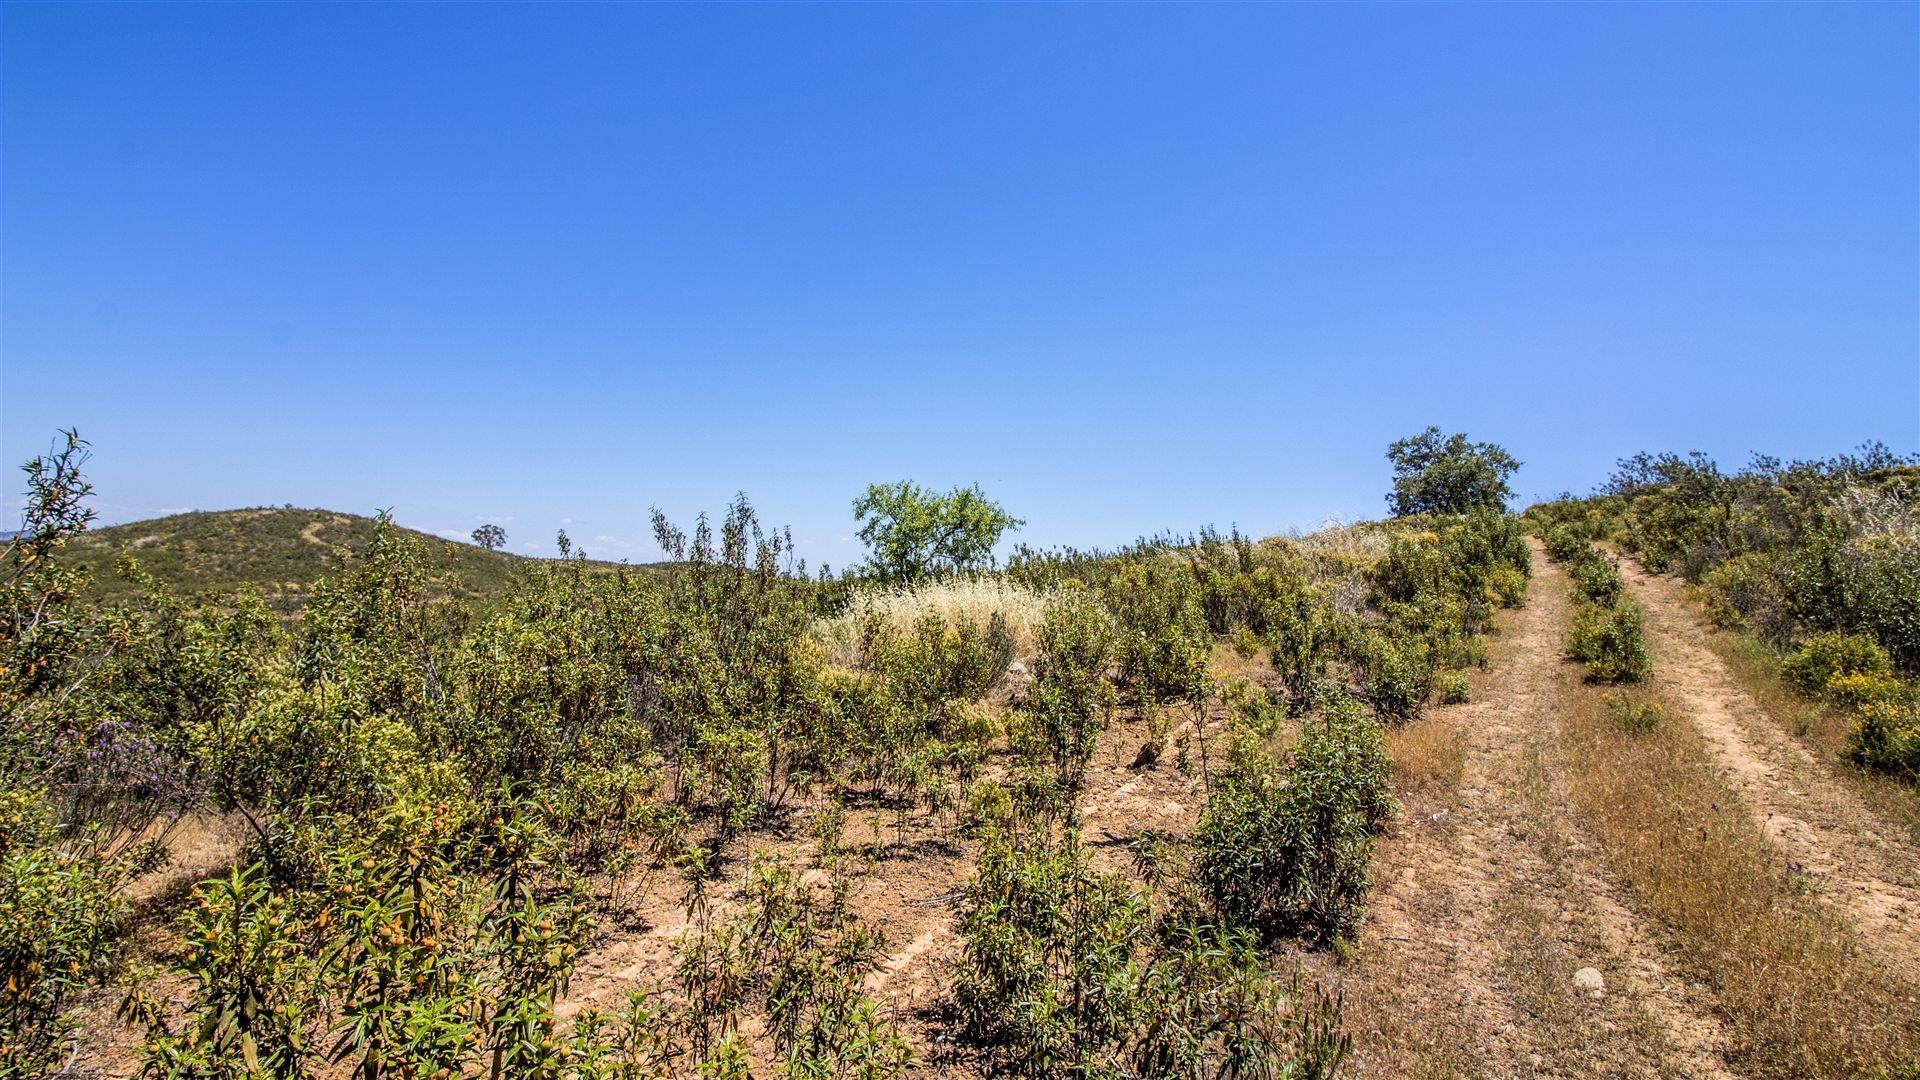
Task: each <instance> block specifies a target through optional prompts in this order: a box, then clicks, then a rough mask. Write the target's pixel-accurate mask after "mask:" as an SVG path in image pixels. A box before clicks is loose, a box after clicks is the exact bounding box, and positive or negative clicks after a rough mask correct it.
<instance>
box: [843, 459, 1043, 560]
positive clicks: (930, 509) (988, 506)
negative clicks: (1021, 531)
mask: <svg viewBox="0 0 1920 1080" xmlns="http://www.w3.org/2000/svg"><path fill="white" fill-rule="evenodd" d="M853 515H854V518H855V519H856V520H857V521H859V522H860V523H861V524H860V533H859V535H860V539H861V541H862V542H863V543H865V544H866V545H867V551H868V553H869V554H868V561H867V570H868V571H869V572H870V573H872V574H873V575H874V576H875V577H878V578H880V579H882V580H885V581H905V582H912V581H917V580H919V579H921V578H924V577H927V576H930V575H934V574H942V573H951V572H954V571H959V570H973V569H979V568H981V567H985V566H990V565H992V562H993V546H994V545H995V544H997V543H999V542H1000V537H1001V536H1002V535H1003V534H1004V533H1006V532H1007V530H1009V529H1018V528H1019V527H1020V526H1022V525H1024V524H1026V523H1025V522H1023V521H1021V520H1020V519H1019V518H1016V517H1014V516H1013V515H1011V514H1009V513H1007V511H1006V510H1005V509H1004V508H1002V507H1001V506H1000V505H999V504H998V503H995V502H993V501H992V500H990V499H988V498H987V496H986V493H985V492H983V491H981V490H980V487H979V485H977V484H976V485H974V486H972V487H956V488H953V489H952V490H951V491H948V492H945V493H944V494H942V493H939V492H936V491H934V490H933V489H931V488H923V487H921V486H920V485H918V484H916V483H914V482H913V481H911V480H900V481H897V482H895V483H891V484H874V485H872V486H871V487H869V488H867V492H866V494H865V495H862V496H861V497H860V498H858V499H855V500H854V503H853Z"/></svg>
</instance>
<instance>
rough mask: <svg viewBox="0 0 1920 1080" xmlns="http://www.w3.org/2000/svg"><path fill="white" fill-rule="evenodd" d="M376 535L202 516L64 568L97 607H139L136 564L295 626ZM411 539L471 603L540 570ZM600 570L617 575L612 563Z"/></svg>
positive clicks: (305, 523)
mask: <svg viewBox="0 0 1920 1080" xmlns="http://www.w3.org/2000/svg"><path fill="white" fill-rule="evenodd" d="M378 527H379V523H378V520H377V518H371V517H363V516H361V515H358V514H342V513H336V512H334V511H330V510H299V509H292V508H281V507H257V508H253V509H244V510H209V511H194V512H191V513H186V514H174V515H171V516H169V517H163V518H157V519H154V520H152V521H136V522H131V523H129V524H125V525H113V526H109V527H107V528H103V529H97V530H89V531H88V532H87V533H86V535H84V536H80V537H77V538H75V540H74V542H73V543H72V544H71V545H69V546H68V547H67V548H66V549H64V550H63V551H62V552H61V553H60V558H61V560H62V561H63V562H65V563H67V564H68V565H70V566H72V567H73V568H74V569H75V570H77V571H78V572H79V573H80V574H81V576H82V577H83V578H85V579H86V589H85V595H86V596H87V597H88V598H90V599H96V600H105V601H108V602H125V601H136V600H139V599H140V598H141V596H142V595H143V594H144V592H145V591H146V590H145V589H143V588H142V586H141V585H140V584H139V583H138V582H131V581H127V580H125V579H123V578H121V577H119V576H118V575H116V574H115V573H114V566H115V565H116V564H117V563H118V562H119V560H120V559H121V558H123V557H132V558H134V559H137V560H139V563H140V566H141V568H142V569H143V570H145V571H147V572H148V573H150V574H152V575H153V576H154V577H155V578H156V579H157V580H158V581H159V582H160V583H161V584H163V585H164V586H165V587H166V588H167V590H168V591H169V592H172V593H175V594H177V595H180V596H187V597H194V596H210V597H219V596H225V595H227V594H230V593H234V592H238V591H241V590H247V591H251V592H255V593H258V594H259V595H260V596H262V597H263V598H264V599H265V602H266V603H267V606H268V607H269V608H270V609H271V610H272V611H273V612H274V613H275V614H276V615H278V616H281V617H282V618H287V617H291V616H293V615H295V614H297V613H298V612H299V611H300V609H301V608H302V607H303V606H304V605H305V604H306V600H307V597H308V594H309V593H310V591H311V590H312V588H313V585H314V583H315V582H316V581H318V580H320V579H321V578H323V577H333V576H337V575H338V574H340V573H342V572H343V571H345V570H347V569H349V568H350V567H351V565H352V563H353V559H354V557H355V553H356V552H360V551H364V550H366V548H367V547H368V545H370V544H371V543H372V542H373V538H374V533H375V531H376V530H377V529H378ZM404 531H405V532H406V533H407V534H408V535H409V536H411V537H413V538H414V539H416V540H418V541H419V543H420V544H421V546H422V548H423V549H424V551H425V554H426V559H427V565H428V567H429V569H430V572H431V574H432V576H433V577H434V579H435V580H436V581H439V582H442V583H445V584H446V585H447V586H448V587H450V588H452V589H453V590H454V594H455V595H457V596H459V597H461V598H463V599H468V600H489V599H493V598H496V597H499V596H500V595H502V594H504V593H505V592H506V591H507V588H508V587H509V586H510V585H511V584H512V583H513V580H514V577H515V576H516V575H517V574H519V573H521V572H523V571H524V570H527V569H531V568H533V567H536V566H538V565H539V564H540V562H541V560H538V559H532V558H528V557H526V556H521V555H512V554H508V553H507V552H504V551H489V550H486V549H485V548H482V547H478V546H476V545H474V544H465V543H458V542H455V541H450V540H446V539H443V538H441V537H438V536H433V535H430V534H427V533H421V532H414V531H413V530H410V529H409V530H404ZM593 565H595V566H596V567H598V568H600V569H604V570H611V569H612V564H609V563H596V564H593Z"/></svg>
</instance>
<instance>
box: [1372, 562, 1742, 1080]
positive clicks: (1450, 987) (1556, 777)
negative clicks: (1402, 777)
mask: <svg viewBox="0 0 1920 1080" xmlns="http://www.w3.org/2000/svg"><path fill="white" fill-rule="evenodd" d="M1535 566H1536V576H1535V579H1534V581H1533V583H1532V585H1531V587H1530V589H1529V592H1528V597H1527V604H1526V606H1525V607H1524V608H1522V609H1521V610H1518V611H1513V612H1507V613H1504V614H1503V615H1502V616H1501V620H1500V631H1501V632H1500V635H1499V637H1498V638H1496V639H1495V645H1494V650H1493V654H1494V655H1493V663H1492V667H1491V670H1490V671H1488V672H1487V673H1485V675H1484V676H1483V677H1482V678H1480V679H1479V680H1477V686H1476V687H1475V691H1476V700H1474V701H1473V702H1472V703H1470V704H1466V705H1459V706H1454V707H1450V708H1445V709H1438V710H1433V711H1431V712H1430V713H1429V715H1428V716H1427V717H1426V718H1425V719H1422V720H1420V721H1417V722H1416V723H1417V724H1422V725H1434V726H1435V727H1437V728H1438V729H1440V731H1439V735H1440V737H1442V738H1445V737H1451V738H1455V739H1457V740H1458V742H1459V745H1460V748H1461V749H1462V751H1463V752H1464V767H1463V770H1462V774H1461V781H1460V784H1459V787H1458V790H1457V791H1456V792H1454V793H1452V794H1450V795H1443V796H1442V797H1439V798H1427V797H1414V798H1408V799H1406V800H1405V802H1406V811H1407V812H1406V814H1405V816H1404V817H1403V819H1402V820H1401V822H1400V823H1399V824H1398V826H1397V827H1396V829H1395V833H1394V835H1393V836H1392V837H1391V838H1390V839H1389V840H1388V841H1387V842H1386V843H1385V844H1384V845H1383V846H1382V848H1381V851H1380V857H1379V862H1378V865H1377V868H1376V872H1375V881H1376V883H1377V887H1378V892H1377V893H1376V895H1375V897H1374V900H1373V903H1372V907H1371V911H1370V915H1369V918H1368V921H1367V925H1366V927H1365V928H1364V929H1363V930H1362V932H1361V935H1360V941H1359V945H1360V960H1359V962H1358V963H1357V964H1356V965H1354V966H1353V967H1352V968H1351V969H1349V970H1348V971H1347V972H1346V973H1345V974H1344V976H1343V978H1344V981H1345V983H1346V985H1347V993H1348V997H1349V1002H1350V1006H1351V1009H1350V1013H1349V1029H1350V1030H1351V1031H1352V1033H1353V1035H1354V1037H1355V1042H1356V1045H1357V1050H1356V1062H1355V1065H1356V1068H1355V1070H1354V1071H1355V1073H1356V1075H1360V1076H1402V1075H1408V1074H1411V1075H1446V1074H1455V1075H1457V1074H1465V1075H1471V1076H1499V1077H1508V1076H1512V1077H1527V1076H1574V1075H1583V1076H1593V1075H1604V1076H1690V1077H1718V1076H1728V1075H1731V1074H1729V1073H1728V1072H1727V1070H1726V1068H1725V1066H1724V1065H1723V1064H1722V1062H1721V1060H1720V1058H1719V1055H1718V1052H1717V1050H1716V1048H1717V1047H1718V1046H1719V1045H1720V1044H1721V1043H1722V1040H1723V1036H1722V1034H1721V1032H1720V1028H1719V1025H1718V1023H1717V1022H1716V1020H1715V1019H1714V1017H1713V1015H1712V1014H1711V1012H1710V1011H1709V1010H1708V1007H1707V1003H1706V1002H1704V1001H1700V1000H1698V994H1697V992H1696V991H1695V990H1693V989H1692V988H1691V986H1690V985H1689V984H1687V983H1686V982H1684V981H1682V980H1677V979H1675V978H1673V977H1671V976H1670V975H1669V972H1671V971H1672V970H1673V969H1674V967H1675V965H1674V963H1673V961H1672V960H1671V958H1670V956H1669V955H1668V953H1667V951H1666V950H1665V948H1664V947H1663V945H1662V944H1661V941H1660V937H1659V931H1658V930H1657V929H1656V928H1653V927H1649V926H1647V925H1646V924H1644V923H1643V922H1642V921H1641V920H1640V919H1638V918H1636V916H1635V915H1634V914H1633V913H1632V911H1631V910H1630V909H1629V907H1628V905H1627V903H1626V899H1625V897H1624V894H1623V892H1622V890H1621V889H1620V887H1619V886H1618V885H1617V883H1615V882H1614V881H1612V880H1610V878H1609V877H1608V875H1607V874H1606V873H1605V872H1604V871H1603V870H1602V868H1601V867H1600V865H1599V860H1598V857H1597V856H1598V853H1597V852H1596V851H1595V850H1594V848H1593V846H1592V844H1591V843H1590V842H1589V840H1588V838H1587V836H1586V835H1585V834H1584V833H1583V832H1582V830H1581V828H1580V826H1579V823H1578V821H1577V820H1575V816H1574V814H1573V812H1572V810H1571V809H1570V808H1569V807H1568V805H1567V802H1566V799H1565V797H1564V795H1563V791H1562V787H1563V784H1562V772H1563V768H1564V765H1563V763H1562V762H1561V760H1560V759H1559V751H1558V745H1557V739H1556V725H1557V714H1558V712H1559V709H1560V706H1561V704H1562V701H1563V699H1564V696H1565V695H1566V693H1567V692H1568V691H1569V690H1570V689H1571V688H1572V685H1573V682H1574V681H1575V680H1576V679H1577V674H1576V673H1575V672H1574V670H1573V669H1571V668H1570V667H1569V666H1568V665H1567V664H1566V663H1565V662H1564V661H1562V660H1561V658H1560V642H1561V637H1562V635H1563V633H1564V631H1565V628H1566V624H1567V619H1568V614H1569V612H1568V601H1567V598H1566V586H1565V580H1564V577H1563V575H1561V574H1560V572H1559V571H1558V570H1557V569H1555V568H1553V567H1552V566H1551V565H1550V564H1548V563H1547V562H1546V560H1545V559H1544V558H1536V560H1535ZM1588 967H1591V968H1594V969H1596V970H1597V971H1598V972H1599V973H1600V975H1601V978H1602V979H1603V980H1604V984H1605V986H1604V990H1603V991H1602V993H1601V994H1600V995H1599V996H1595V995H1593V994H1591V993H1590V992H1589V991H1586V990H1583V989H1582V988H1581V987H1579V986H1578V985H1576V983H1575V973H1576V972H1577V971H1579V970H1580V969H1583V968H1588Z"/></svg>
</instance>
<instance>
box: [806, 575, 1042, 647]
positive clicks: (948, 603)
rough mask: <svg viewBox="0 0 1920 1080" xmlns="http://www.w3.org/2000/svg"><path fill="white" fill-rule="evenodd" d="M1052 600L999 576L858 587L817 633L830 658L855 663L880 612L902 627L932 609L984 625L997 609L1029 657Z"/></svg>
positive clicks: (957, 622)
mask: <svg viewBox="0 0 1920 1080" xmlns="http://www.w3.org/2000/svg"><path fill="white" fill-rule="evenodd" d="M1052 602H1053V596H1052V594H1051V593H1045V592H1041V591H1039V590H1036V589H1030V588H1027V587H1026V586H1024V585H1018V584H1015V583H1014V582H1011V581H1008V580H1006V579H1005V578H999V577H985V576H981V577H955V578H945V579H942V580H939V581H930V582H926V583H923V584H920V585H917V586H910V587H908V586H896V587H893V588H881V587H874V588H866V589H862V590H860V591H859V592H857V593H855V594H854V596H853V598H852V600H851V601H850V602H849V603H848V604H847V606H846V609H845V610H843V611H842V612H840V614H838V615H836V616H834V617H833V618H830V619H822V620H820V621H819V622H817V623H816V624H815V625H814V635H815V636H816V637H817V638H819V640H820V643H821V644H822V645H824V646H825V647H826V650H827V655H828V658H829V659H831V660H832V661H833V662H834V663H836V664H840V665H842V666H845V667H854V666H857V664H858V663H859V660H860V656H861V643H862V639H863V636H864V634H863V627H864V626H865V625H866V622H867V620H869V619H873V618H877V619H879V620H880V622H881V623H882V625H884V626H886V627H888V628H890V629H892V630H894V631H897V632H904V631H907V630H910V629H912V628H913V626H914V624H915V623H917V622H919V621H920V620H921V619H924V618H926V617H927V616H928V615H938V616H939V617H940V618H941V619H942V620H944V621H945V622H946V623H947V624H948V625H949V626H972V627H974V628H976V629H978V630H981V631H983V632H984V631H985V630H986V629H987V624H988V622H989V621H991V620H992V618H993V616H994V615H995V614H999V615H1000V616H1001V617H1002V618H1004V619H1005V620H1006V622H1007V629H1008V630H1010V631H1011V632H1012V633H1013V657H1014V659H1015V660H1017V661H1021V662H1023V663H1024V662H1029V661H1031V660H1032V659H1033V657H1034V654H1035V651H1036V650H1035V645H1034V635H1035V633H1036V632H1038V630H1039V629H1040V622H1041V620H1042V619H1044V618H1046V614H1047V607H1048V606H1049V605H1050V604H1051V603H1052Z"/></svg>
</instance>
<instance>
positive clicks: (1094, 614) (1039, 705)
mask: <svg viewBox="0 0 1920 1080" xmlns="http://www.w3.org/2000/svg"><path fill="white" fill-rule="evenodd" d="M1114 651H1115V650H1114V630H1113V624H1112V622H1111V621H1110V620H1109V619H1108V617H1107V614H1106V612H1105V611H1103V610H1102V609H1101V608H1100V606H1099V605H1098V604H1097V603H1094V602H1093V601H1092V600H1091V599H1089V598H1086V597H1073V598H1069V599H1064V600H1062V601H1061V602H1060V603H1058V604H1055V605H1054V606H1053V607H1052V608H1050V609H1049V610H1048V611H1047V617H1046V619H1045V621H1043V622H1042V623H1041V625H1040V633H1039V653H1040V655H1039V657H1038V658H1037V659H1036V660H1035V661H1034V665H1033V674H1034V680H1033V687H1032V690H1031V692H1030V694H1029V695H1028V699H1027V701H1026V702H1025V703H1024V705H1023V708H1022V712H1023V713H1024V714H1025V716H1026V717H1027V720H1028V723H1029V725H1030V733H1031V737H1032V739H1033V741H1035V742H1037V743H1038V749H1039V751H1040V752H1041V753H1042V754H1043V755H1044V756H1045V758H1046V760H1047V761H1048V762H1049V763H1050V764H1051V765H1052V767H1053V770H1054V774H1055V776H1056V777H1057V779H1058V782H1059V784H1060V786H1061V788H1062V789H1063V790H1064V791H1066V792H1077V791H1079V790H1080V785H1081V783H1082V782H1083V781H1084V779H1085V777H1086V770H1087V761H1088V760H1089V759H1090V758H1091V757H1092V755H1093V748H1094V744H1095V742H1096V741H1097V740H1098V739H1099V737H1100V732H1101V731H1103V730H1105V729H1106V726H1107V721H1108V720H1110V719H1111V718H1112V716H1113V709H1114V704H1115V695H1114V689H1113V683H1112V682H1110V681H1109V680H1108V678H1107V669H1108V667H1109V666H1110V665H1111V664H1112V662H1113V658H1114Z"/></svg>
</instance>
